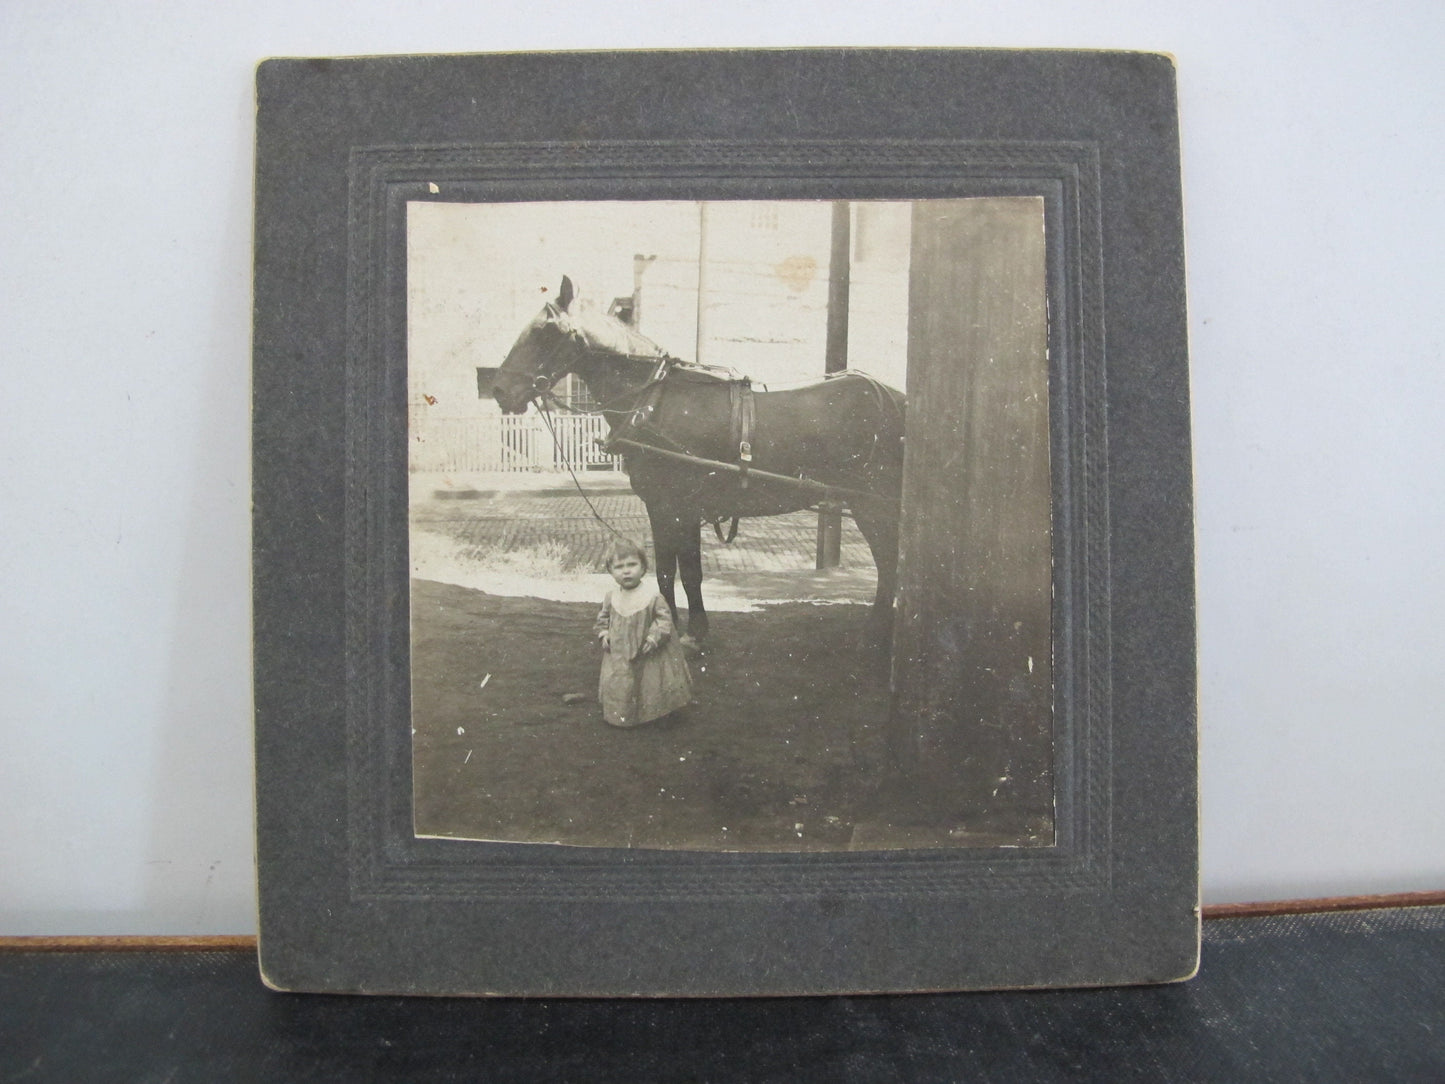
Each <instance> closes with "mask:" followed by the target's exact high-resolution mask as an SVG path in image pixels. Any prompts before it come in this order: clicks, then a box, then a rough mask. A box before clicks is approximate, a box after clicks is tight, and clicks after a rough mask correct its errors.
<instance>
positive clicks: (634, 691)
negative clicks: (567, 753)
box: [595, 587, 692, 726]
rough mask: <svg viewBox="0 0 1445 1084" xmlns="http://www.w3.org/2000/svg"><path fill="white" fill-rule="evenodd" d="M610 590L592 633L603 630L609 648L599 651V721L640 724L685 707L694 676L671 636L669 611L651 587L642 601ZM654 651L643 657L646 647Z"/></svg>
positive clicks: (639, 588)
mask: <svg viewBox="0 0 1445 1084" xmlns="http://www.w3.org/2000/svg"><path fill="white" fill-rule="evenodd" d="M637 591H648V588H647V587H635V588H633V590H632V591H631V592H623V591H621V590H620V589H617V590H613V591H609V592H608V593H607V599H606V601H604V602H603V603H602V612H601V613H599V614H598V615H597V624H596V626H595V629H596V631H597V632H598V633H601V632H603V631H606V633H607V634H608V638H609V641H610V646H609V648H608V649H607V650H605V651H603V652H602V677H601V680H600V681H599V682H598V699H600V700H601V701H602V717H603V718H604V719H605V720H607V722H609V723H611V724H612V725H613V726H641V725H642V724H643V723H648V722H651V721H652V720H654V719H660V718H661V717H662V716H664V715H666V714H668V713H669V712H672V711H676V710H677V709H678V708H682V707H686V706H687V703H688V701H689V700H690V699H691V698H692V675H690V674H689V673H688V670H687V660H686V659H685V658H683V654H682V645H681V644H679V643H678V640H677V636H676V635H674V631H673V625H672V612H671V611H670V610H669V609H668V606H667V603H666V602H665V601H664V600H663V598H662V596H661V595H659V594H658V593H657V591H656V589H655V588H653V589H652V590H651V591H650V592H649V594H650V595H651V599H650V601H648V600H647V596H643V597H642V598H634V597H628V596H630V595H633V594H635V592H637ZM648 643H651V644H653V645H655V650H652V651H649V652H648V653H647V654H645V655H644V654H643V653H642V648H643V645H644V644H648Z"/></svg>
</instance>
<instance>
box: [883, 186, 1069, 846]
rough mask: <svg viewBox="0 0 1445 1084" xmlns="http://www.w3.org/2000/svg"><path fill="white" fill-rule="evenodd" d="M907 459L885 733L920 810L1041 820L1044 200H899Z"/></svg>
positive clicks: (1048, 778)
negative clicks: (904, 205)
mask: <svg viewBox="0 0 1445 1084" xmlns="http://www.w3.org/2000/svg"><path fill="white" fill-rule="evenodd" d="M909 275H910V279H909V336H908V425H907V448H908V455H907V458H906V460H905V463H904V478H903V522H902V537H901V546H902V561H901V564H900V575H899V590H898V611H897V623H896V626H895V639H894V670H893V675H894V688H895V697H894V710H893V717H892V720H891V723H890V726H891V731H890V733H891V737H892V740H893V748H894V752H895V754H896V757H897V760H898V763H899V767H900V768H901V769H902V771H903V773H904V776H905V778H906V779H908V781H909V784H910V793H912V794H915V795H918V796H919V797H918V799H917V800H919V801H920V802H922V803H924V804H925V805H928V806H929V807H930V808H931V809H932V811H933V812H934V814H935V815H939V816H944V817H950V818H957V819H958V821H959V822H962V823H970V824H973V823H977V824H983V825H990V826H993V827H995V828H998V829H1007V830H1008V831H1012V832H1015V833H1017V832H1021V831H1024V830H1026V829H1025V828H1024V826H1026V825H1029V824H1031V823H1034V824H1047V823H1049V818H1050V817H1051V815H1052V809H1053V777H1052V766H1053V744H1052V743H1053V720H1052V705H1053V693H1052V650H1051V646H1052V624H1051V622H1052V603H1051V588H1052V565H1051V557H1050V555H1051V549H1050V547H1051V520H1050V492H1051V490H1050V472H1049V383H1048V378H1049V373H1048V317H1047V308H1046V297H1045V286H1046V279H1045V248H1044V212H1043V202H1042V201H1041V200H1039V199H1034V198H991V199H962V200H924V201H920V202H919V203H916V204H915V205H914V212H913V256H912V265H911V270H910V272H909Z"/></svg>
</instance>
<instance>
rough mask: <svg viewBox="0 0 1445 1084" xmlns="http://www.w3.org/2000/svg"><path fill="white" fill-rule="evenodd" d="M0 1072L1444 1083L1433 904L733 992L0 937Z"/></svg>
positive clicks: (1264, 921)
mask: <svg viewBox="0 0 1445 1084" xmlns="http://www.w3.org/2000/svg"><path fill="white" fill-rule="evenodd" d="M0 1021H3V1023H0V1080H3V1081H6V1082H9V1081H21V1080H24V1081H72V1082H77V1084H78V1082H83V1081H127V1082H150V1081H155V1082H161V1081H170V1082H182V1081H216V1080H285V1081H348V1082H351V1081H390V1080H429V1081H451V1080H456V1081H472V1080H487V1081H508V1080H584V1079H585V1080H619V1081H637V1080H709V1081H724V1080H749V1081H770V1080H788V1081H796V1080H820V1081H823V1080H826V1081H852V1080H860V1081H890V1080H910V1081H912V1080H977V1079H984V1080H1039V1081H1052V1080H1110V1081H1123V1080H1140V1081H1213V1080H1218V1081H1246V1080H1270V1081H1295V1080H1298V1081H1316V1080H1320V1081H1323V1080H1389V1081H1397V1082H1398V1081H1438V1080H1441V1079H1445V1024H1442V1022H1445V907H1420V908H1411V909H1398V910H1381V911H1363V912H1350V913H1343V914H1317V915H1295V916H1287V917H1278V918H1245V919H1220V920H1215V921H1211V922H1208V923H1206V924H1205V927H1204V961H1203V967H1202V970H1201V972H1200V974H1199V976H1198V977H1197V978H1196V979H1194V980H1193V981H1191V982H1189V983H1185V984H1181V985H1175V986H1156V987H1130V988H1118V989H1103V990H1057V991H1048V992H1036V993H993V994H951V995H919V996H906V997H859V998H839V997H829V998H813V999H760V1000H752V1001H747V1000H724V1001H586V1000H579V1001H547V1000H535V1001H523V1000H511V999H509V1000H497V1001H486V1000H464V999H457V1000H450V999H448V1000H438V999H422V998H394V997H378V998H347V997H337V996H331V995H296V994H275V993H271V992H269V991H267V990H265V989H263V988H262V986H261V984H260V983H259V981H258V980H257V978H256V966H255V960H254V958H253V957H252V956H251V954H249V953H243V952H205V953H186V952H169V953H158V952H126V953H92V952H75V953H55V952H9V953H4V954H0Z"/></svg>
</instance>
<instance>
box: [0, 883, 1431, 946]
mask: <svg viewBox="0 0 1445 1084" xmlns="http://www.w3.org/2000/svg"><path fill="white" fill-rule="evenodd" d="M1441 906H1445V891H1440V892H1398V893H1395V894H1393V895H1385V896H1324V897H1317V898H1313V899H1302V900H1267V901H1262V902H1259V903H1211V904H1208V905H1207V906H1205V907H1204V909H1203V913H1204V918H1205V919H1206V920H1209V919H1216V918H1267V917H1269V916H1271V915H1309V914H1325V913H1328V912H1332V911H1368V910H1377V909H1379V908H1385V907H1441ZM255 951H256V938H255V937H254V936H250V935H246V934H207V935H204V936H195V937H174V936H172V937H161V936H143V935H136V936H127V937H51V936H38V937H0V952H255Z"/></svg>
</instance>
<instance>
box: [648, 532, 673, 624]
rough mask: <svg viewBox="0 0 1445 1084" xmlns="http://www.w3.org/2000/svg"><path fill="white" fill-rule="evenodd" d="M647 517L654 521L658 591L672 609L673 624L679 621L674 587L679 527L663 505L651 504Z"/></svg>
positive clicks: (653, 537) (653, 556) (653, 548)
mask: <svg viewBox="0 0 1445 1084" xmlns="http://www.w3.org/2000/svg"><path fill="white" fill-rule="evenodd" d="M647 518H648V520H649V521H651V523H652V559H653V564H654V565H655V566H656V567H655V568H654V570H653V573H654V575H656V576H657V592H658V594H660V595H661V596H662V597H663V599H664V600H665V601H666V602H667V608H668V609H669V610H671V611H672V621H673V624H676V623H677V599H676V593H677V592H676V589H675V587H674V583H675V577H676V575H677V553H678V545H677V528H676V525H675V524H676V517H675V516H673V515H671V514H670V513H669V512H668V511H666V510H665V509H663V508H662V507H661V506H657V505H652V504H649V505H648V506H647Z"/></svg>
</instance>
